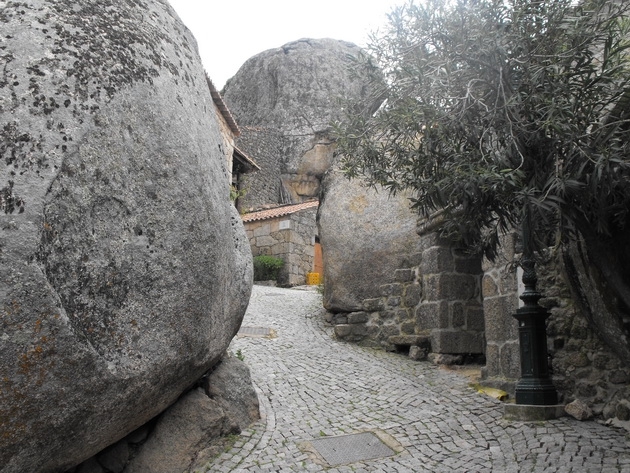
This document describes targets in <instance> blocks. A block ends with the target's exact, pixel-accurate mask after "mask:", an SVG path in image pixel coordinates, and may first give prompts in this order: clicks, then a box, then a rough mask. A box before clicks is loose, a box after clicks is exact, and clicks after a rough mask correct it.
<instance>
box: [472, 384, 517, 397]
mask: <svg viewBox="0 0 630 473" xmlns="http://www.w3.org/2000/svg"><path fill="white" fill-rule="evenodd" d="M472 387H473V388H475V390H476V391H477V392H478V393H482V394H486V395H488V396H490V397H493V398H495V399H498V400H499V401H507V399H508V398H509V397H510V395H509V394H508V393H506V392H505V391H503V390H501V389H497V388H489V387H487V386H481V385H479V384H473V385H472Z"/></svg>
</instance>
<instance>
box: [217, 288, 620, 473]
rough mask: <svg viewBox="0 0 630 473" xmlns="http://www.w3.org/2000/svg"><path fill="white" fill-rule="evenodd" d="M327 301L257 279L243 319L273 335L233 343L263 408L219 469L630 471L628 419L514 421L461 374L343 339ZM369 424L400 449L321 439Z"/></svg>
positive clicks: (221, 459) (368, 429) (367, 427)
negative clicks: (616, 423)
mask: <svg viewBox="0 0 630 473" xmlns="http://www.w3.org/2000/svg"><path fill="white" fill-rule="evenodd" d="M322 311H323V309H322V308H321V301H320V296H319V294H317V293H316V292H315V291H312V290H299V289H280V288H272V287H262V286H254V291H253V294H252V299H251V302H250V306H249V309H248V311H247V314H246V316H245V321H244V323H243V327H259V328H265V329H267V328H268V329H272V330H273V333H274V336H273V337H271V338H269V337H260V336H258V337H256V336H241V337H238V338H236V339H235V340H234V341H233V343H232V345H231V350H232V351H233V352H237V350H240V352H239V353H241V354H242V355H243V356H244V358H245V362H246V363H247V364H248V365H249V367H250V369H251V374H252V379H253V381H254V384H255V386H256V389H257V391H258V396H259V399H260V403H261V415H262V419H261V420H260V421H259V422H257V423H256V424H254V425H252V426H251V428H249V429H248V430H246V431H244V432H243V434H242V435H241V436H240V437H239V438H238V439H237V441H236V442H235V444H234V446H233V447H232V448H231V449H230V450H229V451H227V452H225V453H223V454H222V455H221V456H220V457H218V458H217V459H216V460H215V462H214V464H213V465H212V466H208V467H207V471H208V472H224V473H228V472H303V471H327V472H333V473H337V472H339V473H341V472H343V473H346V472H381V473H382V472H386V473H390V472H391V473H396V472H398V473H404V472H414V473H416V472H514V473H516V472H519V473H523V472H580V473H583V472H629V473H630V442H629V441H628V437H627V432H626V431H625V430H620V429H615V428H611V427H607V426H604V425H600V424H598V423H597V422H579V421H576V420H573V419H572V418H568V417H563V418H561V419H558V420H554V421H548V422H545V423H532V424H528V423H517V422H507V421H504V420H503V419H502V414H503V406H502V404H501V403H500V402H499V401H496V400H494V399H492V398H490V397H488V396H485V395H483V394H479V393H477V392H475V391H474V390H473V389H472V388H470V387H469V386H468V383H469V380H468V379H467V378H466V377H465V376H463V375H462V374H460V373H458V372H455V371H449V370H446V369H443V368H439V367H437V366H435V365H433V364H431V363H429V362H417V361H412V360H410V359H408V358H407V357H405V356H402V355H399V354H394V353H387V352H384V351H381V350H374V349H370V348H364V347H359V346H357V345H353V344H348V343H343V342H339V341H336V340H335V339H334V337H333V336H332V328H331V327H329V326H327V325H326V323H325V322H324V321H323V316H322ZM361 432H374V433H375V434H376V435H377V436H378V438H379V439H380V440H382V441H384V443H385V444H387V445H388V446H389V447H390V448H391V449H392V450H391V453H390V454H389V456H381V457H378V458H374V459H371V460H359V461H354V462H350V463H344V464H332V463H330V462H327V461H326V460H324V457H322V455H320V454H319V453H321V449H320V448H315V447H314V445H315V444H316V443H317V441H318V440H321V439H329V440H331V441H333V442H335V441H337V440H340V441H341V440H343V439H345V438H346V437H342V436H346V435H348V434H356V433H361ZM338 436H339V437H338ZM331 437H332V439H331ZM370 449H371V447H369V448H368V450H370ZM318 452H319V453H318ZM341 453H342V454H343V453H344V452H341ZM345 453H347V452H345ZM374 453H375V455H376V450H374Z"/></svg>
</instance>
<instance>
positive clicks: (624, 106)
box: [336, 0, 630, 360]
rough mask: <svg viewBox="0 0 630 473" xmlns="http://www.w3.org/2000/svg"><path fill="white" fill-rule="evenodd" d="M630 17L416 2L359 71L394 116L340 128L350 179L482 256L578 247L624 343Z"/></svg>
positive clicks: (569, 0) (382, 113) (354, 115)
mask: <svg viewBox="0 0 630 473" xmlns="http://www.w3.org/2000/svg"><path fill="white" fill-rule="evenodd" d="M624 3H626V2H616V1H604V0H585V1H581V2H578V1H575V0H540V1H532V0H423V1H422V2H421V3H415V2H413V1H411V2H409V3H407V4H405V5H403V6H401V7H398V8H396V9H394V10H393V11H392V12H391V14H390V15H389V22H388V24H387V25H385V26H384V27H383V29H382V30H381V31H380V32H378V33H377V34H375V35H373V37H372V39H371V43H370V45H369V47H368V50H367V54H366V55H365V56H363V57H362V58H361V59H360V60H358V61H357V62H356V64H355V67H356V68H360V69H362V70H366V71H368V72H369V73H370V77H371V81H372V83H373V84H377V85H378V86H379V95H380V96H381V97H382V98H383V102H382V104H381V106H380V108H379V109H378V110H377V111H376V112H375V113H371V114H365V113H362V111H361V110H357V109H356V107H353V106H352V105H351V104H349V105H348V106H347V107H346V112H347V113H346V118H345V120H344V121H343V122H341V123H338V124H337V125H336V133H337V136H338V146H339V152H340V154H341V155H342V156H343V166H344V168H345V170H346V172H347V174H348V175H349V176H351V177H352V176H356V175H364V176H366V178H367V179H368V181H369V182H370V183H373V184H375V183H378V184H381V185H383V186H385V187H386V188H387V189H389V190H390V191H392V192H397V191H399V190H402V189H410V190H412V191H413V193H414V198H413V199H412V202H411V205H412V206H413V207H414V208H415V209H416V210H417V211H418V213H419V214H420V215H421V216H424V217H426V218H428V219H436V218H437V219H439V220H440V222H441V225H440V230H439V231H440V232H441V233H442V235H443V236H446V237H449V238H451V239H452V240H453V241H455V242H458V243H460V244H461V245H463V246H465V247H467V248H470V249H471V250H472V251H480V252H482V253H483V254H485V255H486V256H487V257H489V258H491V259H492V258H494V256H495V255H496V252H497V249H498V245H499V241H500V240H499V238H498V237H499V235H500V234H501V233H502V232H504V231H506V230H508V229H511V228H519V227H520V226H521V225H522V224H523V222H529V223H530V227H531V232H528V233H527V234H526V236H525V241H524V245H525V246H526V247H529V248H532V249H533V250H534V251H535V250H539V249H541V248H543V247H548V246H550V245H560V246H562V245H564V244H567V243H568V242H576V241H578V242H579V244H580V246H579V255H581V256H580V257H582V258H583V259H584V258H586V259H587V260H588V261H587V260H584V261H582V263H584V265H577V266H575V267H574V268H573V269H574V270H576V268H577V267H580V268H582V266H584V267H588V268H589V271H596V272H597V275H594V274H593V275H592V280H596V279H598V278H599V277H600V276H603V280H605V283H606V284H604V286H606V291H610V292H609V293H608V294H607V296H606V297H608V296H610V297H611V298H612V299H611V301H612V302H611V303H604V305H606V306H607V307H606V310H608V311H609V312H610V313H611V314H614V317H615V318H616V321H617V322H616V325H617V327H619V328H620V330H621V331H619V332H618V333H617V335H620V334H623V318H624V317H625V315H624V311H625V310H626V309H627V308H629V307H630V269H629V268H630V245H629V244H628V243H627V242H630V239H628V237H630V227H629V222H628V212H629V210H630V55H629V48H630V41H629V39H630V19H629V17H628V12H627V10H628V7H627V6H625V5H624ZM576 255H577V253H575V254H573V256H574V257H577V256H576ZM582 269H584V268H582ZM601 279H602V278H600V281H601ZM591 282H592V281H591ZM588 284H590V283H587V282H585V281H581V282H578V281H577V280H575V281H573V285H574V289H577V290H578V292H579V291H586V292H589V291H588V290H587V289H588V288H586V289H585V287H584V286H588ZM599 289H601V287H599V288H598V290H599ZM592 292H593V291H590V292H589V294H591V293H592ZM589 297H590V296H589ZM598 297H599V298H600V299H602V297H603V295H602V292H601V291H599V296H598ZM582 302H584V301H582ZM600 302H601V300H600ZM589 304H590V305H591V307H585V309H586V311H587V312H589V310H590V312H593V307H592V305H593V304H591V303H588V302H587V303H585V305H586V306H588V305H589ZM583 305H584V304H583ZM613 306H614V307H613ZM598 310H599V309H598ZM591 315H593V314H591ZM593 317H596V316H595V315H593ZM625 356H626V357H627V358H628V360H630V351H629V352H628V353H626V354H625Z"/></svg>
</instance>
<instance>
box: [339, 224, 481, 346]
mask: <svg viewBox="0 0 630 473" xmlns="http://www.w3.org/2000/svg"><path fill="white" fill-rule="evenodd" d="M420 248H421V252H420V253H418V254H414V255H410V257H409V261H410V263H411V265H410V266H409V267H407V268H401V269H397V270H396V271H395V272H394V280H395V282H394V283H390V284H384V285H381V286H380V287H379V293H380V297H377V298H370V299H364V300H363V311H359V312H351V313H344V312H340V313H337V314H332V313H331V314H329V315H328V319H329V321H330V322H332V323H334V324H335V325H336V326H335V333H336V335H337V336H338V337H339V338H342V339H346V340H350V341H359V340H364V339H367V340H370V341H373V342H376V343H377V344H379V345H381V346H384V347H386V348H388V349H403V347H409V346H427V347H428V346H429V345H430V351H431V352H432V353H440V354H464V355H466V354H482V353H483V352H484V320H483V309H482V305H481V299H480V273H481V260H480V258H479V257H470V256H468V255H466V254H464V253H463V252H461V251H458V250H456V249H453V248H451V247H450V245H449V244H448V243H447V242H445V241H442V240H440V239H439V238H437V236H436V235H435V234H434V233H429V234H426V235H423V236H422V237H421V244H420Z"/></svg>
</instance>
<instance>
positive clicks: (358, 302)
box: [317, 170, 421, 312]
mask: <svg viewBox="0 0 630 473" xmlns="http://www.w3.org/2000/svg"><path fill="white" fill-rule="evenodd" d="M317 218H318V221H317V223H318V227H319V237H320V242H321V244H322V252H323V259H324V296H323V302H324V307H325V308H326V309H327V310H329V311H332V312H354V311H361V310H363V309H364V305H363V301H364V300H365V299H374V298H379V297H381V295H382V294H381V291H380V287H381V286H383V285H387V284H392V283H394V282H396V279H395V272H396V270H397V269H400V268H410V267H412V266H415V265H417V264H418V257H419V255H420V251H421V246H420V237H419V236H418V234H417V233H416V221H417V215H416V214H414V213H413V211H412V210H411V209H410V207H409V199H408V196H407V195H405V193H400V194H397V195H396V196H391V195H390V194H389V192H388V191H387V190H385V189H381V188H379V189H374V188H370V187H367V186H366V185H365V183H364V182H363V181H362V180H360V179H353V180H348V179H347V177H346V176H345V175H344V174H343V173H342V172H340V171H338V170H331V171H329V172H328V173H327V174H326V176H325V178H324V181H323V184H322V199H321V201H320V206H319V211H318V217H317Z"/></svg>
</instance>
